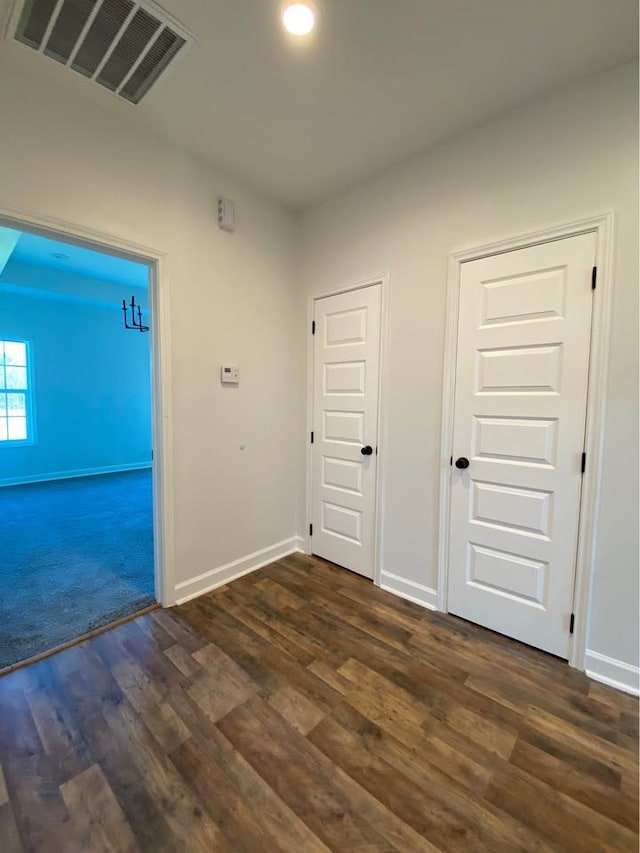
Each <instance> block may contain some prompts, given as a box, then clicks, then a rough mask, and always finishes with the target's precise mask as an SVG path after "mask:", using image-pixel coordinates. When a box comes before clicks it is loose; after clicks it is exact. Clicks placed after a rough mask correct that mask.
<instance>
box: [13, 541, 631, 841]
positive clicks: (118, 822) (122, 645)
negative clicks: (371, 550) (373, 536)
mask: <svg viewBox="0 0 640 853" xmlns="http://www.w3.org/2000/svg"><path fill="white" fill-rule="evenodd" d="M637 831H638V706H637V702H636V700H634V699H633V698H632V697H629V696H626V695H624V694H622V693H618V692H616V691H614V690H612V689H609V688H606V687H603V686H602V685H599V684H596V683H594V682H592V681H590V680H589V679H588V678H586V676H584V675H583V674H581V673H578V672H576V671H575V670H571V669H570V668H569V667H568V666H567V665H566V664H563V663H562V662H561V661H558V660H555V659H554V658H551V657H549V656H547V655H544V654H543V653H539V652H536V651H535V650H532V649H530V648H527V647H524V646H521V645H519V644H517V643H514V642H511V641H509V640H506V639H504V638H502V637H499V636H497V635H494V634H491V633H490V632H488V631H485V630H483V629H481V628H478V627H475V626H472V625H469V624H468V623H465V622H463V621H461V620H459V619H456V618H454V617H450V616H444V615H442V614H436V613H431V612H429V611H426V610H423V609H422V608H420V607H418V606H416V605H413V604H411V603H409V602H406V601H403V600H402V599H399V598H397V597H395V596H392V595H390V594H388V593H386V592H383V591H382V590H379V589H377V588H376V587H374V586H373V585H372V584H371V583H369V582H367V581H365V580H363V579H361V578H359V577H357V576H355V575H352V574H350V573H349V572H346V571H343V570H341V569H338V568H336V567H334V566H332V565H331V564H329V563H326V562H324V561H322V560H318V559H315V558H311V557H305V556H303V555H295V556H291V557H288V558H286V559H284V560H282V561H280V562H277V563H274V564H272V565H270V566H267V567H266V568H264V569H261V570H260V571H258V572H256V573H254V574H251V575H248V576H246V577H244V578H242V579H240V580H237V581H235V582H234V583H232V584H230V585H229V586H227V587H223V588H221V589H219V590H216V591H215V592H213V593H209V594H207V595H205V596H202V597H201V598H199V599H197V600H194V601H192V602H189V603H188V604H185V605H183V606H181V607H178V608H175V609H174V610H172V611H155V612H153V613H150V614H147V615H145V616H142V617H140V618H138V619H135V620H133V621H131V622H129V623H127V624H125V625H121V626H119V627H117V628H115V629H114V630H113V631H110V632H107V633H105V634H102V635H100V636H98V637H95V638H93V639H91V640H89V641H87V642H85V643H82V644H81V645H78V646H75V647H73V648H71V649H67V650H65V651H63V652H61V653H59V654H57V655H54V656H53V657H50V658H48V659H46V660H44V661H40V662H39V663H36V664H33V665H31V666H28V667H26V668H25V669H22V670H19V671H17V672H13V673H11V674H9V675H6V676H4V677H3V678H0V850H1V851H2V853H14V851H15V852H16V853H17V851H42V853H45V851H51V853H67V851H72V853H85V851H91V853H93V851H109V853H113V851H154V853H161V851H188V853H192V851H193V853H197V852H198V851H206V852H207V853H211V851H260V853H262V851H291V853H307V851H309V853H316V851H318V853H319V851H327V850H335V851H349V853H374V851H403V853H408V851H436V850H443V851H459V850H469V851H491V853H496V851H560V850H568V851H611V850H633V851H636V850H637V849H638V835H637Z"/></svg>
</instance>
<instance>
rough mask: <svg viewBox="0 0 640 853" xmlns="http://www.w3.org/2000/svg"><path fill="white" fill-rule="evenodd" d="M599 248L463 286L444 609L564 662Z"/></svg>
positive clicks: (546, 249) (505, 258) (571, 245)
mask: <svg viewBox="0 0 640 853" xmlns="http://www.w3.org/2000/svg"><path fill="white" fill-rule="evenodd" d="M595 241H596V238H595V234H584V235H580V236H576V237H571V238H567V239H563V240H557V241H555V242H550V243H545V244H542V245H538V246H532V247H530V248H525V249H520V250H517V251H513V252H506V253H504V254H500V255H495V256H492V257H488V258H483V259H480V260H476V261H471V262H468V263H464V264H463V265H462V271H461V279H460V307H459V323H458V351H457V367H456V385H455V426H454V441H453V452H454V457H453V461H454V467H452V475H451V476H452V489H451V522H450V531H449V581H448V610H449V611H450V612H451V613H454V614H457V615H458V616H462V617H463V618H465V619H469V620H471V621H473V622H477V623H479V624H481V625H484V626H486V627H488V628H491V629H493V630H495V631H499V632H500V633H502V634H506V635H508V636H510V637H514V638H516V639H518V640H521V641H523V642H525V643H529V644H530V645H533V646H537V647H538V648H541V649H544V650H545V651H548V652H551V653H553V654H556V655H559V656H561V657H563V658H567V657H568V650H569V623H570V615H571V610H572V600H573V585H574V575H575V560H576V549H577V537H578V521H579V508H580V491H581V483H582V476H581V462H582V452H583V443H584V429H585V412H586V397H587V381H588V367H589V345H590V330H591V312H592V290H591V275H592V269H593V264H594V258H595ZM466 459H468V462H469V466H468V467H466V468H457V467H455V463H456V462H458V464H459V465H464V464H465V460H466Z"/></svg>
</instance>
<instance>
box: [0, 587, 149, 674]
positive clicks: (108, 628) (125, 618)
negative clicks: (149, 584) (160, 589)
mask: <svg viewBox="0 0 640 853" xmlns="http://www.w3.org/2000/svg"><path fill="white" fill-rule="evenodd" d="M159 608H160V605H159V604H158V602H157V601H155V602H154V603H153V604H149V605H147V606H146V607H143V608H142V610H134V612H133V613H128V614H127V615H126V616H121V617H120V618H119V619H116V620H115V621H113V622H107V624H106V625H101V626H100V627H99V628H93V629H92V630H91V631H87V632H86V633H84V634H80V636H79V637H75V638H74V639H73V640H67V642H66V643H61V644H60V645H59V646H54V647H53V648H52V649H46V650H45V651H44V652H38V654H37V655H32V656H31V657H30V658H25V659H24V660H19V661H16V662H15V663H10V664H9V665H8V666H5V667H3V668H2V669H0V678H2V676H3V675H9V673H10V672H15V671H16V670H17V669H22V668H23V667H25V666H30V665H31V664H32V663H38V662H39V661H41V660H44V659H45V658H50V657H51V655H57V654H58V652H64V651H65V650H66V649H70V648H71V647H72V646H77V645H79V644H80V643H84V642H85V641H86V640H91V639H93V637H97V636H98V635H99V634H104V633H106V632H107V631H112V630H113V629H114V628H119V627H120V625H124V624H125V623H126V622H131V621H132V620H133V619H137V618H138V616H146V614H147V613H153V611H154V610H159Z"/></svg>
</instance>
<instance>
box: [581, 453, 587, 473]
mask: <svg viewBox="0 0 640 853" xmlns="http://www.w3.org/2000/svg"><path fill="white" fill-rule="evenodd" d="M586 470H587V454H586V453H583V454H582V461H581V462H580V473H582V474H584V472H585V471H586Z"/></svg>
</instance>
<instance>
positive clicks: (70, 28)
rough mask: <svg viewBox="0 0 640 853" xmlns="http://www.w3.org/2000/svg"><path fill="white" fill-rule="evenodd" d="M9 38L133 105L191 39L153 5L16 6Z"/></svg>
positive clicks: (81, 1) (66, 0) (39, 2)
mask: <svg viewBox="0 0 640 853" xmlns="http://www.w3.org/2000/svg"><path fill="white" fill-rule="evenodd" d="M16 18H17V24H16V26H15V31H14V35H15V38H16V39H17V40H18V41H19V42H22V44H25V45H27V46H28V47H30V48H33V49H34V50H37V51H38V52H39V53H43V54H44V55H45V56H49V57H51V59H55V60H56V61H57V62H61V63H62V64H63V65H66V66H67V67H69V68H72V69H73V70H74V71H77V72H79V73H80V74H83V75H84V76H85V77H89V78H90V79H91V80H95V82H96V83H99V84H100V85H101V86H104V88H105V89H109V91H111V92H114V93H115V94H116V95H118V96H119V97H121V98H124V99H125V100H127V101H130V102H131V103H132V104H138V103H140V101H141V100H142V98H143V97H144V96H145V95H146V94H147V92H148V91H149V89H150V88H151V87H152V86H153V84H154V83H156V82H157V80H158V79H159V77H160V76H161V74H162V73H163V72H164V71H165V70H166V69H167V67H168V66H169V64H170V63H171V62H172V61H173V60H174V59H175V57H176V56H177V55H178V53H180V51H183V49H184V48H185V45H190V44H192V43H193V37H192V36H191V35H190V34H189V33H188V32H187V31H186V30H185V29H184V28H183V27H181V26H179V25H178V24H177V23H176V22H175V21H173V20H172V19H170V18H169V16H168V15H167V13H166V12H164V11H162V10H161V9H159V8H158V7H157V6H156V5H155V4H152V3H149V2H146V3H136V2H133V0H20V2H19V3H18V4H17V10H16Z"/></svg>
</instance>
